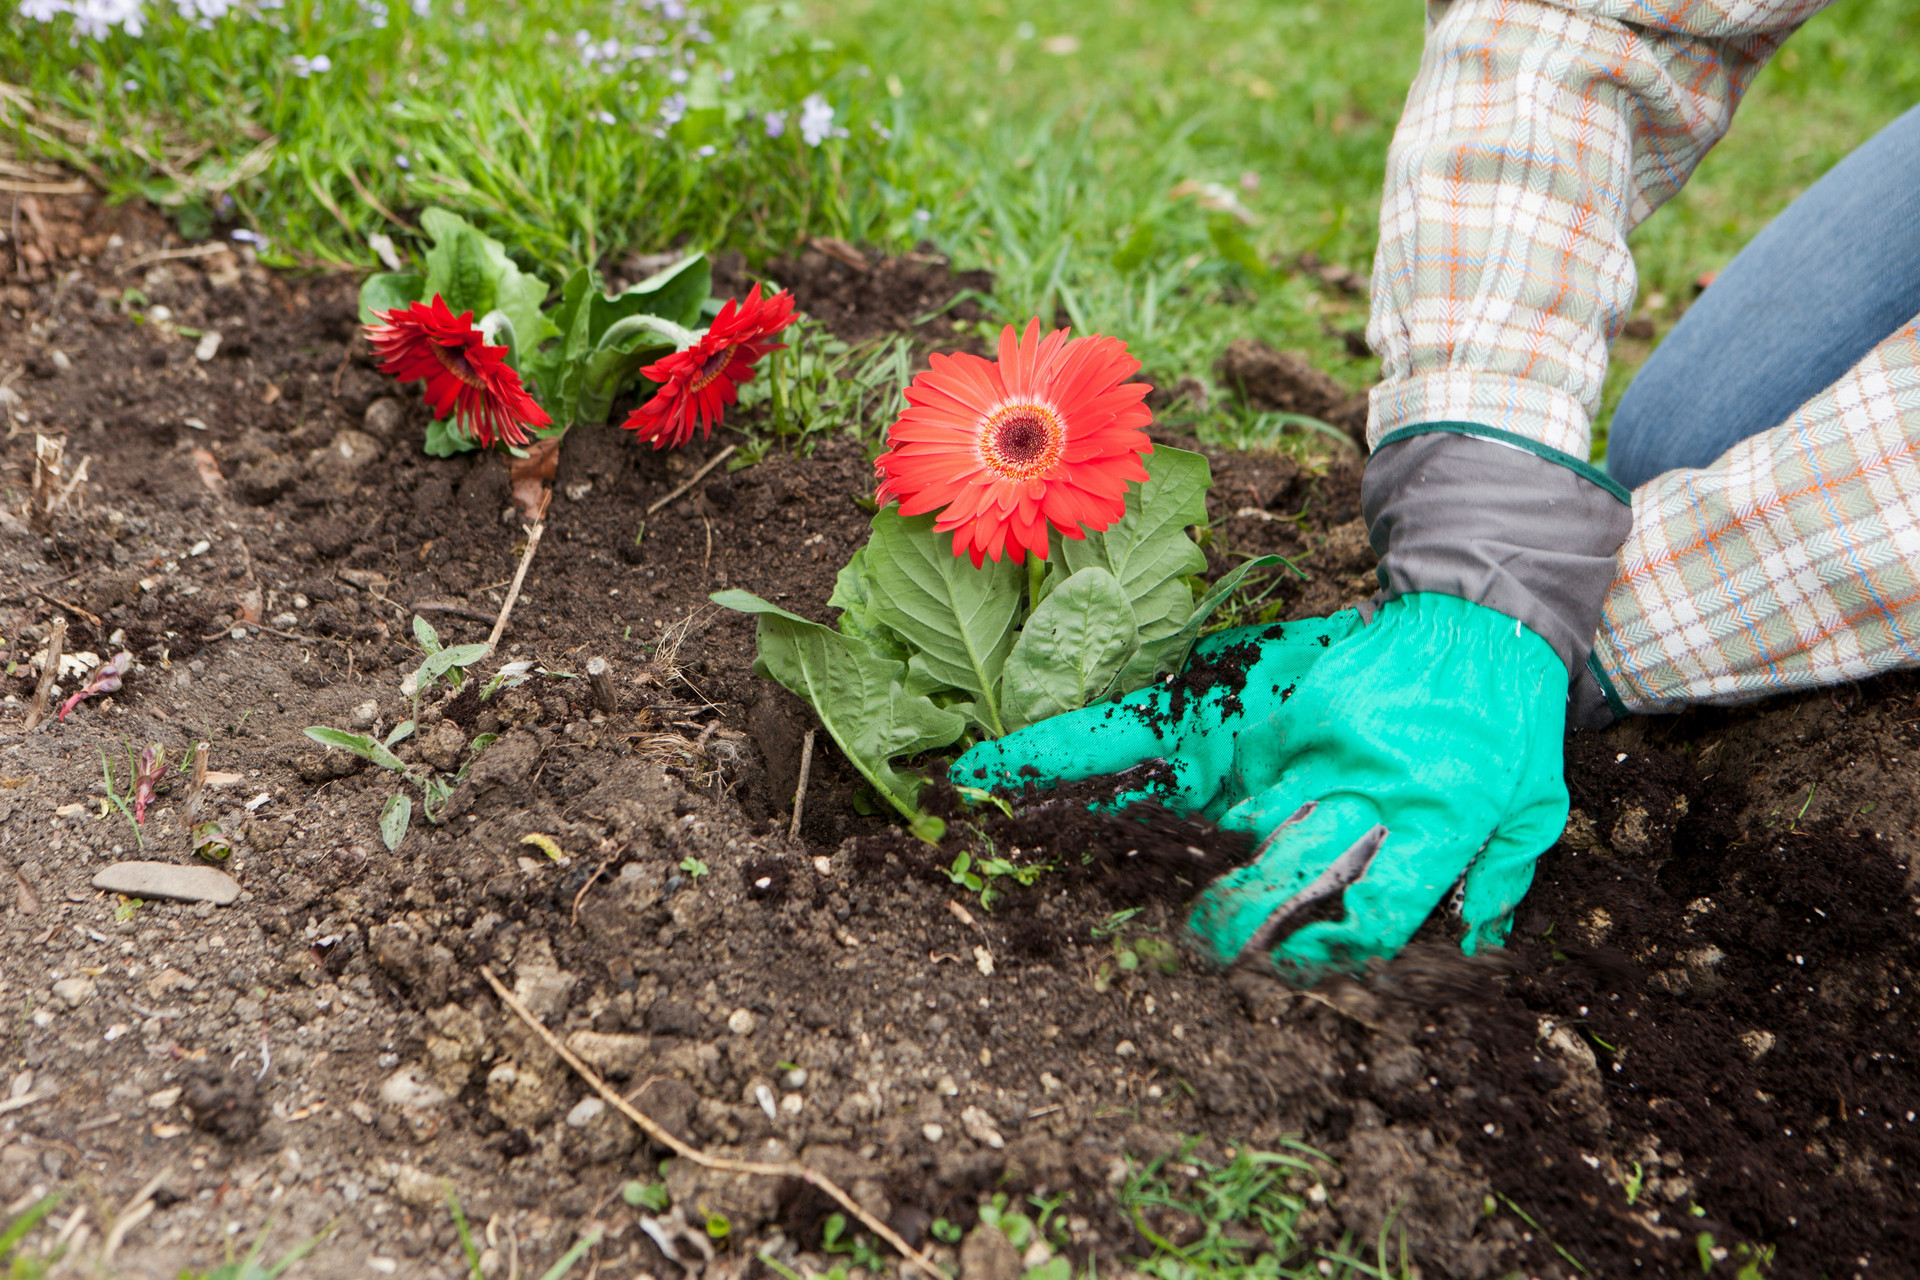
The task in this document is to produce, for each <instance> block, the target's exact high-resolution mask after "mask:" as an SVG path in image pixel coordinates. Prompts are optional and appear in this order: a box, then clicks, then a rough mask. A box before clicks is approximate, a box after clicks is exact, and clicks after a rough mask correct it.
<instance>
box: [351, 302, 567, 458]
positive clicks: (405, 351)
mask: <svg viewBox="0 0 1920 1280" xmlns="http://www.w3.org/2000/svg"><path fill="white" fill-rule="evenodd" d="M374 315H375V316H376V317H377V318H378V319H379V320H380V321H381V323H380V324H370V325H368V326H367V341H368V342H369V343H371V344H372V345H373V352H374V354H375V355H376V356H378V357H379V358H380V360H381V365H380V368H381V369H382V370H383V371H384V372H386V373H390V374H392V375H393V376H394V377H395V378H397V379H399V380H400V381H401V382H419V381H423V382H425V383H426V384H427V387H426V398H427V404H428V405H430V406H431V407H432V409H433V416H434V417H436V418H444V417H446V416H447V415H448V414H456V415H458V418H459V422H460V426H461V427H462V429H464V430H465V431H466V433H467V434H468V435H470V436H472V437H473V438H474V439H475V440H478V441H479V442H480V444H481V446H482V447H483V448H485V447H488V446H491V445H492V444H493V442H494V441H495V440H504V441H506V442H507V443H508V444H516V445H519V444H525V443H527V441H528V439H530V437H529V436H528V435H527V433H526V432H525V431H524V430H523V429H522V428H525V427H544V426H546V425H547V424H548V423H550V422H552V421H553V419H551V418H549V417H548V416H547V413H546V410H544V409H542V408H541V407H540V406H539V405H538V404H537V403H535V401H534V398H533V397H532V396H530V395H528V394H527V392H526V389H525V388H524V387H522V386H521V385H520V375H519V374H518V373H516V372H514V369H513V366H512V365H510V364H508V363H507V362H506V355H507V349H506V348H505V347H490V346H488V345H487V339H486V335H484V334H482V333H481V332H480V331H479V330H478V329H476V328H474V327H473V312H471V311H463V312H461V313H460V314H459V316H457V317H456V316H455V315H454V314H453V312H451V311H449V310H448V309H447V304H446V302H445V301H444V300H442V299H441V297H440V295H439V294H437V293H436V294H434V295H433V301H432V302H430V303H429V302H415V303H411V304H409V305H408V306H406V307H404V308H402V307H395V308H394V309H393V310H392V311H386V312H379V311H376V312H375V313H374Z"/></svg>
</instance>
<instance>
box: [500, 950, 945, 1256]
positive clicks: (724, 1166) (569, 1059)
mask: <svg viewBox="0 0 1920 1280" xmlns="http://www.w3.org/2000/svg"><path fill="white" fill-rule="evenodd" d="M480 976H481V977H483V978H485V979H486V980H487V983H488V985H489V986H491V987H492V988H493V990H494V994H495V995H497V996H499V997H500V1000H501V1002H502V1003H504V1004H505V1005H506V1006H507V1008H509V1009H511V1010H513V1013H514V1016H515V1017H517V1018H519V1019H520V1021H522V1022H524V1023H526V1024H527V1026H528V1027H530V1028H532V1030H533V1032H534V1034H535V1035H537V1036H539V1037H540V1038H541V1039H542V1040H544V1041H545V1042H546V1044H547V1047H548V1048H549V1049H552V1050H553V1051H554V1052H555V1053H556V1054H558V1055H559V1056H560V1059H561V1061H563V1062H565V1063H566V1064H567V1065H568V1066H569V1067H572V1068H573V1070H574V1072H575V1073H576V1074H578V1075H579V1077H580V1078H581V1079H582V1080H585V1081H586V1082H587V1085H588V1087H589V1088H591V1089H592V1090H593V1091H594V1092H595V1093H597V1094H599V1095H600V1096H601V1097H602V1098H604V1099H605V1100H606V1102H607V1104H608V1105H609V1106H611V1107H613V1108H614V1109H616V1110H617V1111H619V1112H620V1114H622V1115H624V1116H625V1117H626V1118H627V1119H629V1120H631V1121H633V1122H634V1124H636V1125H638V1126H639V1127H640V1131H641V1132H642V1133H645V1134H646V1135H647V1136H648V1137H649V1138H652V1139H653V1140H654V1141H655V1142H657V1143H659V1144H660V1145H661V1146H663V1147H666V1148H668V1149H669V1150H671V1151H673V1152H674V1154H676V1155H678V1156H680V1157H682V1158H683V1159H686V1160H691V1161H692V1162H693V1163H695V1164H697V1165H699V1166H701V1167H702V1168H704V1169H718V1170H720V1171H721V1172H723V1173H746V1174H756V1175H759V1176H761V1177H766V1178H796V1179H798V1180H800V1181H801V1182H804V1183H806V1184H807V1185H808V1186H811V1187H817V1188H818V1189H819V1190H820V1191H821V1192H823V1193H824V1194H825V1195H827V1196H828V1197H830V1198H831V1199H832V1200H834V1201H835V1202H836V1203H837V1204H839V1206H840V1207H841V1208H842V1209H845V1210H846V1211H847V1213H848V1214H849V1215H851V1216H852V1217H853V1218H854V1219H855V1220H857V1221H858V1222H859V1223H860V1224H861V1225H862V1226H864V1227H865V1228H866V1229H867V1230H869V1231H871V1232H873V1234H874V1235H876V1236H879V1237H880V1238H881V1239H882V1240H884V1241H886V1242H887V1243H888V1244H890V1245H892V1246H893V1247H894V1248H895V1249H896V1250H898V1251H899V1253H900V1256H901V1257H903V1258H905V1259H906V1260H907V1261H908V1262H910V1263H912V1264H913V1265H914V1266H916V1267H919V1268H920V1269H921V1270H922V1271H924V1272H926V1273H927V1275H929V1276H931V1277H933V1280H946V1275H945V1273H944V1272H942V1271H941V1270H940V1268H938V1267H937V1266H935V1265H934V1264H933V1260H932V1259H930V1258H928V1257H927V1256H926V1255H925V1254H923V1253H921V1252H920V1251H919V1250H918V1249H915V1248H914V1247H913V1246H912V1245H910V1244H908V1243H907V1242H906V1241H905V1240H903V1239H901V1238H900V1233H899V1232H897V1231H895V1230H894V1229H893V1228H892V1227H889V1226H888V1225H887V1224H886V1223H884V1222H882V1221H880V1219H878V1218H876V1217H874V1216H873V1215H872V1214H870V1213H868V1212H867V1211H866V1210H865V1209H862V1208H861V1207H860V1205H859V1203H858V1202H857V1201H855V1200H854V1198H853V1197H852V1196H850V1195H848V1194H847V1193H846V1192H845V1191H842V1190H841V1189H840V1187H839V1185H838V1184H837V1183H835V1182H834V1181H833V1180H832V1179H830V1178H828V1177H827V1176H826V1175H824V1174H822V1173H819V1172H818V1171H816V1170H813V1169H809V1168H807V1167H806V1166H805V1165H803V1164H800V1163H799V1162H797V1161H793V1160H785V1161H780V1162H778V1163H773V1162H766V1161H759V1160H733V1159H729V1158H727V1157H725V1156H716V1155H709V1154H708V1153H706V1152H705V1151H702V1150H700V1148H698V1147H696V1146H694V1145H692V1144H691V1143H688V1142H683V1141H681V1140H680V1139H679V1138H677V1137H675V1136H674V1135H673V1134H671V1133H669V1132H668V1131H667V1130H666V1129H664V1128H662V1127H661V1126H660V1123H659V1122H658V1121H656V1120H654V1119H653V1118H652V1117H651V1116H649V1115H647V1114H646V1113H645V1112H644V1111H641V1110H640V1109H639V1108H638V1107H636V1106H634V1105H633V1104H632V1103H631V1102H628V1101H627V1100H626V1099H625V1098H623V1097H621V1096H620V1094H619V1093H618V1092H616V1091H615V1090H614V1089H613V1087H612V1086H611V1085H609V1084H608V1083H607V1082H606V1081H604V1080H602V1079H601V1078H600V1077H599V1076H597V1075H595V1074H594V1073H593V1070H592V1068H590V1067H588V1066H587V1064H586V1063H584V1062H582V1061H580V1059H579V1058H578V1057H577V1056H576V1055H575V1054H574V1052H573V1050H571V1049H569V1048H567V1046H566V1045H564V1044H562V1043H561V1042H560V1040H559V1039H558V1038H557V1037H556V1036H555V1035H554V1034H553V1032H551V1031H549V1030H547V1028H546V1024H544V1023H542V1022H541V1021H540V1020H539V1019H538V1018H535V1017H534V1016H533V1014H532V1013H530V1012H528V1010H527V1007H526V1006H525V1005H523V1004H521V1003H520V1001H519V1000H517V999H515V998H514V994H513V992H511V991H509V990H507V988H506V985H505V984H504V983H502V982H501V981H500V979H499V978H498V977H496V976H495V975H494V972H493V970H492V969H491V968H489V967H488V966H486V965H482V966H480Z"/></svg>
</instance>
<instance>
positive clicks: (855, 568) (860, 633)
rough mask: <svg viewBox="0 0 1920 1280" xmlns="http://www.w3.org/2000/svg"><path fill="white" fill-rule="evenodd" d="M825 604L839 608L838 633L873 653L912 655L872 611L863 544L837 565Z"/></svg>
mask: <svg viewBox="0 0 1920 1280" xmlns="http://www.w3.org/2000/svg"><path fill="white" fill-rule="evenodd" d="M827 607H828V608H830V609H838V610H840V611H841V612H840V620H839V623H838V628H839V631H840V633H841V634H842V635H848V636H853V637H855V638H857V639H860V640H865V641H866V642H867V643H868V644H870V645H872V646H873V648H874V651H875V652H877V653H879V654H881V655H883V656H885V657H889V658H893V659H895V660H897V661H899V662H905V661H906V660H907V659H908V658H909V657H911V656H912V654H911V652H910V651H909V650H908V648H907V646H906V645H904V644H902V643H901V642H900V637H899V636H896V635H895V634H894V633H893V632H891V631H889V630H887V628H886V627H885V626H884V625H882V624H881V622H880V620H879V619H878V618H877V617H876V616H875V614H874V601H873V583H872V581H871V579H870V578H869V576H868V574H867V549H866V548H865V547H861V548H860V549H859V550H858V551H856V552H854V553H853V559H851V560H849V561H847V563H846V564H845V565H843V566H841V569H840V573H839V576H837V577H836V578H835V579H834V582H833V594H832V595H831V596H829V597H827ZM933 687H935V688H940V687H944V686H940V685H937V684H936V685H935V686H933Z"/></svg>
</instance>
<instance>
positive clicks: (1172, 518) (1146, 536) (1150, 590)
mask: <svg viewBox="0 0 1920 1280" xmlns="http://www.w3.org/2000/svg"><path fill="white" fill-rule="evenodd" d="M1141 461H1142V463H1144V464H1145V466H1146V468H1147V482H1146V483H1145V484H1144V485H1141V486H1140V487H1139V488H1137V489H1134V490H1131V491H1130V492H1129V493H1128V494H1127V514H1126V515H1124V516H1122V517H1121V518H1120V519H1119V520H1118V521H1116V522H1115V523H1114V525H1113V527H1112V528H1110V529H1108V530H1107V531H1106V532H1105V533H1089V534H1088V535H1087V536H1086V538H1085V540H1084V541H1082V540H1076V539H1072V538H1062V537H1060V536H1059V535H1058V534H1056V535H1054V543H1053V545H1054V547H1055V548H1056V554H1057V556H1058V557H1059V559H1060V561H1061V563H1062V564H1064V565H1065V566H1066V568H1067V569H1068V571H1069V572H1072V573H1078V572H1079V571H1080V570H1082V569H1086V568H1089V567H1092V566H1095V565H1098V566H1099V567H1100V568H1103V569H1105V570H1107V571H1108V572H1109V573H1111V574H1113V576H1114V577H1115V578H1118V579H1119V580H1120V586H1121V588H1122V589H1123V590H1124V591H1125V592H1126V594H1127V602H1128V603H1129V604H1131V605H1132V606H1133V613H1134V617H1135V619H1136V620H1137V621H1138V622H1139V625H1140V638H1141V640H1142V641H1147V640H1157V639H1160V638H1161V637H1163V636H1166V635H1169V634H1171V633H1172V632H1175V631H1177V630H1179V629H1180V625H1181V624H1182V623H1184V622H1185V621H1186V620H1187V616H1188V615H1189V614H1190V613H1192V612H1193V593H1192V592H1191V591H1189V590H1188V589H1187V586H1186V584H1185V583H1183V582H1181V581H1180V579H1182V578H1184V577H1186V576H1188V575H1189V574H1195V573H1202V572H1204V571H1205V570H1206V567H1207V557H1206V553H1204V552H1203V551H1201V550H1200V548H1199V547H1197V546H1195V545H1194V543H1193V539H1192V538H1189V537H1188V536H1187V527H1188V526H1189V525H1196V524H1198V525H1204V524H1205V523H1206V522H1207V488H1208V486H1209V485H1211V484H1212V483H1213V473H1212V469H1211V468H1210V467H1209V466H1208V465H1207V460H1206V458H1204V457H1202V456H1201V455H1200V454H1197V453H1189V452H1187V451H1186V450H1185V449H1170V448H1168V447H1167V446H1166V445H1156V446H1155V447H1154V450H1153V452H1152V453H1150V454H1148V455H1147V456H1146V457H1145V458H1142V459H1141Z"/></svg>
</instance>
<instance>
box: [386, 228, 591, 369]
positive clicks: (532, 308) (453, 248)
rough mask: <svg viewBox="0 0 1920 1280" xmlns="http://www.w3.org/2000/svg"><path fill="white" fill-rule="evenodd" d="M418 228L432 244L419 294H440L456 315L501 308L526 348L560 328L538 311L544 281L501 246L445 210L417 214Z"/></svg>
mask: <svg viewBox="0 0 1920 1280" xmlns="http://www.w3.org/2000/svg"><path fill="white" fill-rule="evenodd" d="M420 226H421V229H422V230H424V231H425V232H426V233H427V234H428V235H429V236H431V237H432V238H433V248H431V249H429V250H427V278H426V280H425V281H424V282H423V283H422V285H421V292H422V294H423V296H425V297H429V298H431V297H432V296H434V295H435V294H439V295H440V298H441V300H442V301H444V302H445V303H446V304H447V308H448V309H449V310H450V311H452V312H453V313H454V314H455V315H459V314H460V313H461V312H464V311H471V312H473V314H474V315H475V316H476V317H477V316H484V315H486V314H487V313H488V312H489V311H494V310H499V311H504V312H505V313H506V315H507V319H508V320H510V321H512V323H513V331H514V334H515V336H516V337H517V338H518V339H519V341H520V343H521V344H523V345H524V347H525V348H526V349H527V350H529V351H531V350H533V349H535V348H537V347H539V345H540V344H541V343H543V342H545V341H546V340H547V339H548V338H550V337H552V336H553V335H554V334H556V333H558V332H559V330H558V329H556V328H555V327H554V325H553V322H552V321H551V320H549V319H547V318H546V316H544V315H542V314H541V312H540V304H541V303H543V302H545V301H546V300H547V282H546V281H545V280H542V279H541V278H540V277H539V276H536V275H530V274H529V273H527V272H524V271H522V270H521V269H520V268H519V266H518V265H517V264H515V262H514V261H513V259H512V258H509V257H508V256H507V250H506V246H505V245H503V244H501V243H500V242H499V241H498V240H495V239H494V238H493V237H492V236H489V235H485V234H483V233H482V232H480V231H479V230H477V229H476V228H475V227H474V226H473V225H472V224H471V223H469V222H467V221H466V219H464V218H461V217H460V216H459V215H457V214H453V213H449V212H447V211H446V210H445V209H429V210H427V211H426V212H425V213H424V214H422V215H420Z"/></svg>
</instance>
